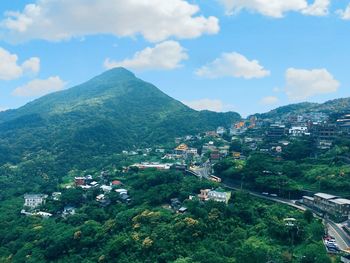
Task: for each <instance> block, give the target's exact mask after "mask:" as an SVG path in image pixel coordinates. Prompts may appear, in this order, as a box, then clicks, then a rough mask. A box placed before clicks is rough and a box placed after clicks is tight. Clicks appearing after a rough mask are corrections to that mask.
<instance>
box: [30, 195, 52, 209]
mask: <svg viewBox="0 0 350 263" xmlns="http://www.w3.org/2000/svg"><path fill="white" fill-rule="evenodd" d="M47 197H48V195H45V194H25V195H24V206H27V207H30V208H36V207H38V206H41V205H43V204H45V202H46V198H47Z"/></svg>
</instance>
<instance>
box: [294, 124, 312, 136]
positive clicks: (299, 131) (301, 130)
mask: <svg viewBox="0 0 350 263" xmlns="http://www.w3.org/2000/svg"><path fill="white" fill-rule="evenodd" d="M289 135H290V136H292V137H301V136H304V135H310V133H309V132H308V128H307V127H306V126H292V127H291V128H290V129H289Z"/></svg>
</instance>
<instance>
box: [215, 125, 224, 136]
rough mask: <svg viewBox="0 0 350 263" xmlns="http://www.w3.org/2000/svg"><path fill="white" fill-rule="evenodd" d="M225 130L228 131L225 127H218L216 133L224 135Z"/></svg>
mask: <svg viewBox="0 0 350 263" xmlns="http://www.w3.org/2000/svg"><path fill="white" fill-rule="evenodd" d="M225 132H226V129H225V128H224V127H218V128H217V129H216V133H217V134H218V135H220V136H222V135H224V133H225Z"/></svg>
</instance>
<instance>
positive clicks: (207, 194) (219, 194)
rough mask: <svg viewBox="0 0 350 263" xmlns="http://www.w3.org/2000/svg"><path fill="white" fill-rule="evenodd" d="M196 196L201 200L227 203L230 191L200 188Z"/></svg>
mask: <svg viewBox="0 0 350 263" xmlns="http://www.w3.org/2000/svg"><path fill="white" fill-rule="evenodd" d="M198 198H199V200H201V201H208V200H213V201H215V202H223V203H226V204H227V203H228V201H229V200H230V198H231V192H225V191H222V190H221V189H219V190H210V189H202V190H200V194H198Z"/></svg>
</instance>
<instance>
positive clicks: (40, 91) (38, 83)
mask: <svg viewBox="0 0 350 263" xmlns="http://www.w3.org/2000/svg"><path fill="white" fill-rule="evenodd" d="M65 84H66V83H65V82H64V81H63V80H61V79H60V78H59V77H58V76H55V77H49V78H48V79H34V80H32V81H30V82H28V83H27V84H25V85H23V86H20V87H18V88H16V89H15V90H14V91H13V92H12V94H13V95H14V96H22V97H38V96H42V95H46V94H48V93H51V92H54V91H59V90H62V89H63V88H64V86H65Z"/></svg>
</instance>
